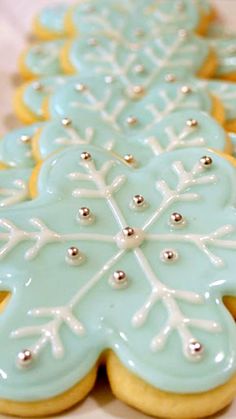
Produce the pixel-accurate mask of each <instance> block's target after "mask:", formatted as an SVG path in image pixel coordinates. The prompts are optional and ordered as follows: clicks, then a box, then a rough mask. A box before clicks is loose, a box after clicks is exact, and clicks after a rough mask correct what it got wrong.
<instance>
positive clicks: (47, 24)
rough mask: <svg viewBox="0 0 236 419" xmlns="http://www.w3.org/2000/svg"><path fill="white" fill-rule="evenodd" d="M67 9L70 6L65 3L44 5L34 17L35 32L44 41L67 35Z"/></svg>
mask: <svg viewBox="0 0 236 419" xmlns="http://www.w3.org/2000/svg"><path fill="white" fill-rule="evenodd" d="M67 10H68V6H67V5H66V4H63V3H61V4H54V5H50V6H47V7H44V8H43V9H42V10H41V11H40V12H39V14H38V15H37V16H36V17H35V19H34V22H33V32H34V34H35V35H36V36H37V37H38V38H39V39H42V40H44V41H49V40H52V39H55V38H62V37H63V36H65V35H66V33H65V25H64V19H65V15H66V12H67Z"/></svg>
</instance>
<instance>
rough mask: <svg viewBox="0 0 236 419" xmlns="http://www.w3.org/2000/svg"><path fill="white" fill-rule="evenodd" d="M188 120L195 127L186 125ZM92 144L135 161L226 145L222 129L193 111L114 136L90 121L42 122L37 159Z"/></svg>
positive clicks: (104, 127)
mask: <svg viewBox="0 0 236 419" xmlns="http://www.w3.org/2000/svg"><path fill="white" fill-rule="evenodd" d="M191 121H197V125H196V126H195V127H194V126H188V123H191ZM87 144H93V145H96V146H98V147H102V148H105V149H109V150H112V151H113V152H114V153H115V154H118V155H120V156H121V157H123V156H125V155H129V154H132V155H133V156H134V157H135V160H136V162H137V163H138V162H142V163H143V164H144V162H147V161H149V160H150V159H152V158H153V156H157V155H159V154H162V153H163V152H166V151H172V150H175V149H178V148H183V147H200V146H207V147H210V148H213V149H216V150H219V151H224V150H225V146H226V139H225V133H224V131H223V129H222V128H221V127H220V126H219V125H218V124H217V123H216V122H215V121H214V120H213V119H212V118H211V117H209V116H208V115H206V114H205V113H203V112H200V111H197V110H191V111H189V110H182V111H178V112H175V113H173V114H171V115H167V116H165V117H164V118H163V119H162V121H161V122H157V123H155V124H154V125H153V126H151V127H150V128H149V129H147V130H142V128H141V129H140V131H139V132H135V133H134V134H132V132H131V133H130V135H129V136H125V135H122V134H118V133H117V132H116V131H115V130H112V129H111V128H109V127H106V126H105V125H104V124H100V126H99V128H98V126H97V124H96V123H95V124H94V123H93V121H92V120H91V122H90V125H89V126H87V127H86V126H83V124H80V123H79V124H78V126H77V125H76V123H75V124H70V125H68V126H63V125H62V124H61V123H60V122H58V121H50V122H48V123H46V124H45V125H44V126H43V127H42V129H41V131H40V136H39V137H38V140H37V150H38V158H40V159H43V160H44V159H46V158H47V157H48V156H49V155H51V154H52V153H55V152H56V151H58V150H59V149H61V148H63V147H71V146H73V145H84V146H86V145H87Z"/></svg>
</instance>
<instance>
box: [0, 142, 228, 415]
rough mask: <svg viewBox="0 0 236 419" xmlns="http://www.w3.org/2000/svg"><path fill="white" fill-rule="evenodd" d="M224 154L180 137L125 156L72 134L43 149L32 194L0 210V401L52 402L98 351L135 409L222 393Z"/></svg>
mask: <svg viewBox="0 0 236 419" xmlns="http://www.w3.org/2000/svg"><path fill="white" fill-rule="evenodd" d="M232 161H233V159H232ZM232 161H230V160H229V159H225V158H224V157H222V156H220V155H217V154H216V153H213V152H212V151H210V150H209V149H205V148H199V149H198V148H192V149H185V150H176V151H173V152H169V153H164V154H162V155H161V156H159V157H155V158H153V159H152V160H151V161H150V162H149V164H148V165H146V166H145V167H144V166H142V165H141V166H140V167H134V166H129V165H127V164H124V163H122V161H121V160H120V159H116V158H115V156H112V155H111V153H108V152H105V151H99V150H98V149H97V148H96V147H92V146H89V145H88V146H87V147H86V148H84V146H77V147H74V148H69V149H67V150H65V151H63V152H62V153H59V154H56V155H55V156H53V157H52V158H51V159H49V160H48V161H47V162H45V164H44V165H43V166H42V169H41V171H40V174H39V178H38V180H37V183H35V184H34V189H35V190H34V192H36V193H37V198H36V199H35V200H32V201H31V202H28V203H23V204H19V205H18V206H16V207H14V208H9V209H8V210H4V209H2V210H1V212H0V258H1V264H0V271H1V291H2V292H5V291H6V290H7V291H8V292H9V293H11V294H12V295H11V298H10V299H9V300H8V303H7V304H6V306H5V308H4V310H3V312H2V313H1V319H0V320H1V339H2V341H3V342H4V345H0V359H1V371H2V374H4V376H5V377H6V379H4V380H1V381H0V399H1V400H0V410H1V412H2V413H8V414H15V415H17V416H19V415H20V416H22V415H23V416H27V415H28V416H33V417H36V416H42V415H48V414H56V413H60V412H62V411H63V410H64V409H66V408H68V407H70V406H71V405H73V404H74V403H76V402H77V401H79V400H81V399H82V398H84V397H85V396H86V394H87V393H88V392H89V391H90V390H91V388H92V387H93V385H94V381H95V378H96V370H97V366H98V365H99V364H100V363H101V362H102V361H103V362H105V363H106V364H107V370H108V378H109V380H110V382H111V386H112V389H113V392H114V394H115V395H117V397H119V398H121V399H122V400H124V401H125V402H126V403H128V404H130V405H132V406H134V407H136V408H138V409H140V410H142V411H144V412H145V413H147V414H152V415H156V416H159V417H161V416H162V417H175V418H181V419H183V418H187V417H188V418H189V419H191V418H196V417H198V418H199V417H203V416H207V415H209V414H213V413H215V412H216V411H217V410H219V409H222V408H223V407H225V406H226V405H227V404H228V403H230V402H231V400H232V399H233V397H234V396H235V383H236V351H235V348H236V329H235V322H234V320H233V318H232V316H230V314H229V312H228V311H227V309H226V308H225V306H224V304H223V302H222V298H223V297H224V296H225V295H228V293H229V292H230V295H231V296H235V295H236V286H235V280H234V271H235V249H236V218H235V209H234V207H233V205H232V204H233V202H234V190H235V181H236V171H235V167H234V166H233V165H232ZM34 179H35V178H34ZM35 181H36V179H35ZM147 184H148V188H147ZM32 187H33V185H32ZM212 214H214V217H213V216H212ZM62 219H63V223H62ZM225 220H227V224H226V223H225ZM98 245H99V252H98V250H97V246H98ZM6 272H7V275H6ZM190 272H191V276H189V273H190ZM222 278H224V279H223V280H222ZM26 283H27V287H26V286H25V284H26ZM13 290H14V294H13ZM42 290H43V292H42ZM55 291H56V292H55ZM95 302H96V303H95ZM91 307H92V309H91ZM108 348H109V349H111V351H112V352H107V349H108ZM19 383H20V385H19ZM120 383H122V384H123V386H122V385H121V384H120ZM144 389H145V391H144ZM140 394H141V395H142V397H141V396H140ZM46 401H47V402H46Z"/></svg>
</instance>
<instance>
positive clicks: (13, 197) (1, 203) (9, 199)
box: [0, 179, 29, 207]
mask: <svg viewBox="0 0 236 419" xmlns="http://www.w3.org/2000/svg"><path fill="white" fill-rule="evenodd" d="M13 185H14V186H15V188H14V189H13V188H1V189H0V195H2V196H6V198H4V199H1V200H0V207H8V206H9V205H14V204H17V203H19V202H23V201H25V200H26V199H27V198H28V197H29V190H28V185H27V184H26V182H24V181H23V180H22V179H16V180H15V181H14V182H13Z"/></svg>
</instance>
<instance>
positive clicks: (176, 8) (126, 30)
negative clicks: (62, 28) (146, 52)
mask: <svg viewBox="0 0 236 419" xmlns="http://www.w3.org/2000/svg"><path fill="white" fill-rule="evenodd" d="M108 5H109V6H108ZM133 6H134V5H133V1H120V2H119V4H117V2H116V1H98V2H86V3H84V4H79V5H78V6H77V7H75V9H74V12H73V15H72V19H73V27H74V29H75V30H77V31H78V33H79V34H82V35H84V34H89V35H97V34H98V33H105V34H107V35H109V36H111V37H113V38H117V39H120V40H122V42H124V43H127V41H129V42H140V41H142V40H144V39H152V38H154V37H155V36H157V35H159V34H160V32H161V31H163V30H166V29H169V28H170V27H172V28H185V29H188V30H193V29H196V28H197V26H198V24H199V12H200V10H199V8H198V6H197V5H196V4H193V3H192V2H190V1H189V0H183V1H177V0H175V1H173V0H165V1H161V2H156V1H155V0H150V1H143V0H141V1H136V3H135V8H134V7H133Z"/></svg>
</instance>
